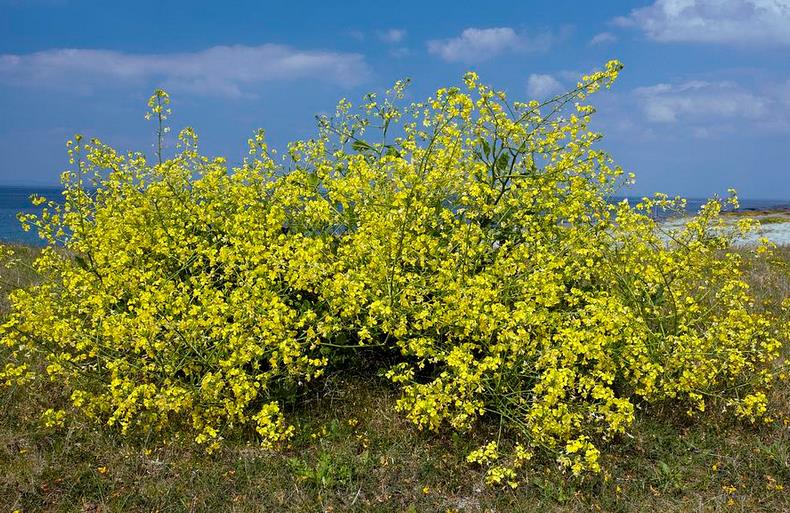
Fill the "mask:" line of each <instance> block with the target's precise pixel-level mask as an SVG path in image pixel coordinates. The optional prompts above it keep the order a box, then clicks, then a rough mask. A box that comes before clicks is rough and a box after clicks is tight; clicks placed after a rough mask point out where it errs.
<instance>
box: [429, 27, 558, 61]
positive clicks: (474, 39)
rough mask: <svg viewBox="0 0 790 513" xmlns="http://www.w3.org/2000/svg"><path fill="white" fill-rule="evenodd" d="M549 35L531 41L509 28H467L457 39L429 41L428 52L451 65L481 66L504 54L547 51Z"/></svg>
mask: <svg viewBox="0 0 790 513" xmlns="http://www.w3.org/2000/svg"><path fill="white" fill-rule="evenodd" d="M551 43H552V36H551V35H550V34H542V35H538V36H537V37H534V38H529V37H527V36H526V35H524V34H518V33H516V31H515V30H513V29H512V28H510V27H494V28H474V27H472V28H468V29H465V30H464V31H463V32H461V35H459V36H458V37H454V38H450V39H435V40H431V41H428V52H429V53H432V54H434V55H437V56H439V57H441V58H442V59H444V60H446V61H449V62H466V63H471V62H481V61H484V60H488V59H491V58H493V57H496V56H497V55H500V54H502V53H504V52H508V51H515V52H529V51H533V52H534V51H543V50H547V49H548V48H549V46H550V45H551Z"/></svg>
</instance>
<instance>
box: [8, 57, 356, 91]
mask: <svg viewBox="0 0 790 513" xmlns="http://www.w3.org/2000/svg"><path fill="white" fill-rule="evenodd" d="M369 73H370V72H369V68H368V66H367V64H366V62H365V59H364V57H363V56H362V55H360V54H355V53H339V52H332V51H323V50H298V49H295V48H291V47H288V46H282V45H275V44H265V45H261V46H240V45H237V46H215V47H212V48H208V49H206V50H202V51H198V52H187V53H169V54H132V53H124V52H117V51H111V50H89V49H52V50H45V51H41V52H36V53H31V54H23V55H14V54H4V55H0V83H5V84H12V85H19V86H24V87H31V86H34V87H35V86H40V87H51V88H61V89H62V88H71V89H79V88H88V89H95V88H97V87H110V86H117V85H118V84H132V85H135V84H144V83H147V82H155V83H157V84H161V85H163V86H165V87H168V88H172V89H174V90H183V91H188V92H192V93H196V94H203V95H221V96H243V95H248V94H252V93H254V91H255V88H256V87H258V86H260V85H261V84H263V83H265V82H271V81H278V80H296V79H312V80H319V81H323V82H329V83H334V84H338V85H341V86H353V85H356V84H358V83H360V82H362V81H364V80H365V79H366V78H367V77H368V75H369Z"/></svg>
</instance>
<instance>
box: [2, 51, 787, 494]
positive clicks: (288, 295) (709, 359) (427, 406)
mask: <svg viewBox="0 0 790 513" xmlns="http://www.w3.org/2000/svg"><path fill="white" fill-rule="evenodd" d="M620 69H621V65H620V64H619V63H618V62H616V61H612V62H609V63H607V64H606V66H605V67H604V69H602V70H601V71H597V72H595V73H592V74H590V75H588V76H584V77H582V79H581V81H580V82H579V83H578V85H577V87H576V88H575V89H573V90H572V91H569V92H568V93H565V94H562V95H559V96H557V97H554V98H552V99H549V100H548V101H544V102H538V101H530V102H526V103H524V102H510V101H508V99H507V98H506V95H505V94H504V93H503V92H501V91H497V90H494V89H491V88H490V87H488V86H485V85H482V84H480V83H479V80H478V77H477V76H476V75H475V74H474V73H469V74H467V75H466V76H465V77H464V85H463V87H455V88H447V89H440V90H438V91H437V92H436V94H435V95H434V96H432V97H431V98H429V99H427V100H426V101H424V102H418V103H412V104H410V105H405V106H401V103H402V100H403V97H404V90H405V88H406V86H407V83H406V82H398V83H396V84H395V86H394V88H393V89H392V90H390V91H388V92H387V93H386V94H385V95H383V97H381V98H379V97H378V96H376V95H374V94H370V95H368V96H367V97H366V98H365V102H364V104H363V106H362V108H361V109H359V110H354V109H353V108H352V105H351V104H350V103H349V102H348V101H346V100H343V101H341V102H340V104H339V105H338V108H337V112H336V113H335V114H334V115H332V116H325V117H320V118H319V123H318V134H317V136H316V137H315V138H314V139H310V140H306V141H299V142H295V143H292V144H291V145H290V146H289V147H288V151H287V153H286V154H285V155H284V157H283V158H282V159H281V160H280V159H276V158H275V156H274V152H273V151H270V150H268V148H267V146H266V144H265V143H264V140H263V133H262V132H260V133H258V134H256V135H255V137H253V139H251V140H250V153H251V155H250V157H249V158H248V159H247V160H245V162H244V163H243V164H242V165H241V166H240V167H238V168H236V169H232V170H231V169H229V168H228V166H227V163H226V162H225V160H224V159H221V158H216V159H209V158H207V157H204V156H201V155H200V154H199V153H198V150H197V136H196V135H195V134H194V132H193V131H192V130H190V129H186V130H184V131H182V132H181V134H180V135H179V141H180V143H179V148H178V150H177V152H176V154H175V156H173V157H172V158H169V159H165V158H163V155H162V148H163V147H164V146H163V144H162V138H163V137H164V134H166V127H165V126H164V121H165V119H166V117H167V115H168V113H169V110H168V108H169V107H168V105H169V98H168V97H167V95H166V94H165V93H164V92H161V91H157V93H156V94H155V95H154V96H153V97H152V99H151V101H150V102H149V107H150V108H151V111H150V113H149V114H150V117H151V118H152V119H154V120H156V121H157V122H158V129H157V140H158V143H157V155H156V157H157V158H156V161H155V162H153V163H152V162H149V160H148V159H146V157H145V156H144V155H142V154H136V153H132V154H128V155H120V154H118V153H117V152H115V151H114V150H113V149H111V148H109V147H107V146H106V145H104V144H102V143H100V142H99V141H91V142H89V143H85V142H83V141H82V140H80V139H76V140H75V142H74V143H73V144H72V145H71V146H70V148H69V152H70V155H71V159H72V163H73V166H74V167H75V169H74V170H73V171H71V172H68V173H66V174H65V175H64V177H63V183H64V187H65V202H64V203H63V204H56V203H47V204H46V208H45V209H44V211H43V213H42V214H41V215H40V216H31V217H26V218H25V222H27V223H28V224H30V225H31V226H34V227H36V229H38V230H39V232H40V233H41V235H42V237H44V238H45V239H46V240H47V241H49V243H50V247H48V248H47V249H46V250H45V251H44V253H43V254H42V256H41V257H40V258H39V260H38V262H37V266H38V268H39V270H40V272H41V273H42V274H43V275H44V276H45V277H46V279H45V280H44V281H43V282H42V283H41V284H40V285H37V286H36V287H33V288H31V289H28V290H24V291H17V292H15V293H14V294H13V297H12V302H13V305H14V309H13V312H12V314H11V315H10V317H9V319H8V320H7V322H6V323H5V324H4V325H3V327H2V336H3V341H4V344H5V345H6V346H7V347H9V348H11V349H12V352H13V355H12V358H11V359H10V361H9V363H8V364H7V365H6V366H5V370H4V371H3V372H2V374H0V378H2V379H4V380H5V381H8V382H14V381H19V380H23V379H37V378H40V377H42V376H43V375H46V376H49V377H50V378H51V379H56V380H58V381H60V382H62V383H63V384H64V386H65V387H66V389H67V390H69V393H70V394H71V399H72V404H73V406H74V408H75V410H76V411H79V412H82V413H83V414H87V415H88V416H90V417H93V418H96V419H98V420H101V421H103V422H107V423H109V424H111V425H119V426H120V428H121V429H122V430H124V431H126V430H129V429H132V428H135V429H138V428H143V429H151V428H154V429H158V430H165V429H169V430H187V431H189V432H190V433H191V434H192V436H194V437H195V439H196V440H197V441H198V442H201V443H207V444H209V446H210V447H212V446H215V445H216V443H218V441H219V440H220V439H221V438H222V436H223V433H225V432H226V431H228V430H230V429H233V428H241V427H248V428H255V429H257V431H258V433H259V435H260V437H261V439H262V441H263V442H264V443H266V444H273V443H276V442H278V441H281V440H284V439H286V438H287V437H288V436H289V435H290V434H291V432H292V428H291V427H289V426H288V425H287V423H286V420H285V418H284V416H283V414H282V406H283V404H284V401H288V400H291V399H292V398H293V397H294V392H295V391H298V389H299V388H300V387H304V386H306V384H307V383H308V382H309V381H310V380H313V379H315V378H318V377H320V375H321V373H322V371H323V370H324V369H325V368H326V366H327V365H336V366H342V365H343V361H344V360H343V359H342V358H340V357H339V354H340V353H338V352H337V350H338V348H343V350H344V353H343V354H344V356H343V358H347V356H346V355H347V351H348V350H353V349H355V348H365V352H364V354H366V355H369V354H380V355H387V357H388V358H387V361H391V360H392V358H393V354H394V355H397V356H395V357H394V358H395V360H396V361H395V363H394V364H392V365H391V367H389V368H388V369H387V372H386V375H387V377H388V378H389V379H390V380H391V381H392V382H393V383H395V384H396V385H397V386H399V387H401V389H402V397H401V399H400V400H399V402H398V408H399V409H400V410H401V411H403V412H404V414H405V415H406V416H407V417H408V418H409V419H410V420H411V421H413V422H414V423H415V424H416V425H417V426H419V427H421V428H427V429H440V428H443V427H450V428H452V429H457V430H465V429H468V428H470V427H471V426H472V425H473V424H474V423H475V422H476V421H478V420H479V419H480V418H482V417H491V418H493V419H497V420H498V421H499V422H500V425H501V427H502V429H501V430H500V431H501V432H503V433H507V434H508V437H507V440H509V442H508V443H503V441H502V440H491V441H488V442H487V443H486V444H485V445H484V446H483V447H481V448H480V449H478V450H475V451H473V452H472V453H471V454H469V455H468V460H469V461H470V462H474V463H479V464H481V465H485V466H486V467H487V468H488V474H487V481H488V482H489V483H492V484H507V485H509V486H516V485H517V483H518V480H519V470H520V469H521V468H522V467H523V466H524V465H525V464H526V462H527V461H528V460H529V459H530V458H531V457H532V456H533V454H534V453H535V452H537V451H539V452H541V453H543V454H551V455H553V456H554V457H555V458H556V459H557V461H558V462H559V464H561V465H563V466H564V467H566V468H568V469H569V470H570V471H572V472H573V473H575V474H578V473H581V472H584V471H597V470H599V469H600V466H601V463H600V455H601V450H602V449H604V448H605V444H606V443H607V442H608V441H610V440H612V439H613V437H615V436H617V435H618V434H621V433H624V432H625V431H626V430H627V429H628V428H629V426H630V425H631V424H632V422H633V420H634V414H635V409H636V407H637V404H638V403H640V402H642V401H648V402H651V401H677V402H679V403H681V404H683V405H684V408H686V409H688V411H689V413H690V414H695V412H700V411H703V410H704V409H705V405H706V404H707V403H708V402H709V401H711V400H716V401H719V403H718V404H720V405H722V406H723V407H726V408H728V409H730V410H731V411H732V412H733V413H734V414H735V415H738V416H741V417H744V418H747V419H749V420H751V421H756V420H757V419H760V418H762V419H765V418H770V416H769V408H768V404H767V395H766V392H767V391H768V390H769V389H770V387H771V386H772V383H773V382H774V380H775V377H776V376H777V375H778V374H779V373H780V364H779V353H780V350H781V347H782V344H783V343H785V342H786V340H787V326H782V325H780V324H779V323H778V322H777V321H776V320H775V319H773V318H771V317H769V314H767V313H758V312H757V311H756V310H755V309H753V308H752V306H753V305H752V299H751V296H750V293H749V290H748V287H747V285H746V284H745V281H744V280H743V276H742V271H741V262H740V259H739V257H738V256H737V255H736V254H734V253H732V252H728V249H729V248H730V247H731V246H732V244H733V242H734V241H736V240H737V239H738V237H740V236H741V235H743V234H745V233H747V232H748V231H749V230H750V229H752V228H753V227H752V226H750V224H749V223H748V222H742V223H739V224H737V225H729V224H727V223H725V222H724V221H723V220H722V218H721V216H720V215H719V214H720V210H721V208H722V207H723V206H725V204H726V203H727V201H735V199H734V197H733V198H731V199H730V200H726V201H721V200H713V201H711V202H709V203H708V204H707V205H705V207H704V208H703V209H702V210H701V211H700V213H699V215H697V216H696V217H694V218H693V219H691V220H690V221H689V222H688V223H686V224H685V225H683V226H679V227H677V228H668V227H666V226H663V225H661V224H660V223H659V222H657V221H656V219H655V216H653V215H652V214H653V213H654V212H655V211H656V210H657V209H662V210H672V209H676V208H678V207H680V206H682V205H681V201H682V200H672V199H669V198H667V197H665V196H661V195H657V196H656V197H654V198H645V199H644V200H643V201H642V202H641V203H639V204H637V205H630V204H628V202H621V203H613V202H612V201H611V198H612V196H613V195H614V194H616V192H617V191H618V190H619V189H620V187H621V186H622V185H623V184H625V183H628V182H630V181H631V180H632V178H633V177H632V176H630V175H625V174H624V173H623V171H622V169H621V168H620V167H618V166H616V165H615V164H614V162H613V160H612V159H611V157H610V156H609V155H608V154H606V153H605V152H603V151H601V150H599V149H598V148H597V145H596V142H597V141H598V140H599V139H600V137H601V136H600V135H599V134H597V133H595V132H593V131H592V130H590V128H589V124H590V122H591V116H592V115H593V114H594V108H593V107H592V106H590V105H588V104H586V103H585V102H586V99H587V97H588V96H589V95H590V94H592V93H595V92H596V91H598V90H599V89H600V88H601V87H609V86H610V85H611V84H612V82H613V81H614V80H615V78H616V77H617V74H618V73H619V71H620ZM763 249H764V248H763ZM761 250H762V249H761ZM376 352H378V353H376ZM359 354H360V358H361V357H362V356H361V355H362V354H363V352H361V351H360V352H359ZM41 359H43V360H45V361H46V366H45V369H44V370H43V372H42V370H41V369H40V367H38V366H36V364H35V362H36V361H40V360H41ZM382 361H383V360H382ZM58 415H59V414H58V413H57V412H51V413H49V414H48V416H49V417H51V418H58V419H59V417H58Z"/></svg>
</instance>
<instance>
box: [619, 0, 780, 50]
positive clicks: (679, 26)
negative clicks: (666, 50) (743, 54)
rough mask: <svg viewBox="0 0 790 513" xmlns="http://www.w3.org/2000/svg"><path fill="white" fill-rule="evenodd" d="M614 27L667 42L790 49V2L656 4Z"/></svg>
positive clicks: (673, 0) (666, 0)
mask: <svg viewBox="0 0 790 513" xmlns="http://www.w3.org/2000/svg"><path fill="white" fill-rule="evenodd" d="M614 24H615V25H619V26H624V27H637V28H639V29H641V30H642V31H643V32H644V33H645V34H647V36H648V37H649V38H651V39H654V40H656V41H663V42H681V41H686V42H702V43H723V44H762V45H790V0H656V1H655V3H653V4H652V5H649V6H647V7H642V8H640V9H634V10H633V11H631V13H630V14H629V15H628V16H623V17H619V18H616V19H615V20H614Z"/></svg>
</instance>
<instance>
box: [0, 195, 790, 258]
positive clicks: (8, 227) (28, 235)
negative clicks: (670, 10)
mask: <svg viewBox="0 0 790 513" xmlns="http://www.w3.org/2000/svg"><path fill="white" fill-rule="evenodd" d="M32 194H38V195H41V196H44V197H45V198H47V199H50V200H56V201H58V200H60V199H61V194H60V188H58V187H3V186H0V242H13V243H24V244H32V245H41V244H42V243H41V241H40V240H39V238H38V235H37V234H36V232H35V230H31V231H29V232H25V231H23V230H22V227H21V226H20V224H19V220H18V219H17V213H18V212H25V213H34V212H37V211H38V208H37V207H34V206H33V205H32V204H31V203H30V196H31V195H32ZM618 199H622V198H618ZM636 201H639V199H638V198H634V199H633V201H632V203H634V202H636ZM705 201H706V200H703V199H689V200H688V205H687V211H688V213H689V214H693V213H695V212H696V211H697V210H699V207H700V206H701V205H702V204H703V203H704V202H705ZM740 203H741V208H740V210H764V209H772V208H784V209H790V200H759V199H756V200H755V199H751V200H749V199H742V200H740ZM765 230H766V233H765V235H766V236H768V237H769V238H770V239H772V240H774V242H777V243H784V244H790V223H778V224H774V225H765Z"/></svg>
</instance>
